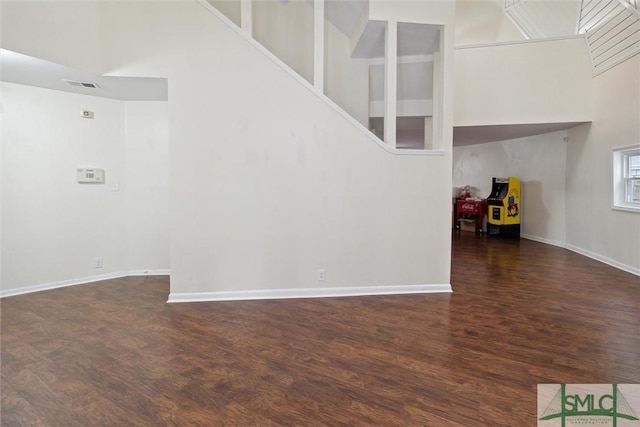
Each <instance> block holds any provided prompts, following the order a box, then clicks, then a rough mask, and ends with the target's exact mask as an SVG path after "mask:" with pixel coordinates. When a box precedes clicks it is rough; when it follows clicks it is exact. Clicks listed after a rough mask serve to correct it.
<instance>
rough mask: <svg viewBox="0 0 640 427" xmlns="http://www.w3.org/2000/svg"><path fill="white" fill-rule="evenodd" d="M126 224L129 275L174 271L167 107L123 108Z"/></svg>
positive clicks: (147, 103)
mask: <svg viewBox="0 0 640 427" xmlns="http://www.w3.org/2000/svg"><path fill="white" fill-rule="evenodd" d="M124 113H125V115H124V119H125V123H124V144H125V151H124V172H125V176H126V181H125V183H124V185H123V186H122V187H121V191H123V192H124V222H125V231H126V240H125V242H124V244H125V245H126V246H125V252H126V254H127V269H128V270H129V271H136V272H140V271H145V270H148V271H159V270H167V269H168V268H169V112H168V103H167V102H152V101H135V102H134V101H130V102H125V103H124Z"/></svg>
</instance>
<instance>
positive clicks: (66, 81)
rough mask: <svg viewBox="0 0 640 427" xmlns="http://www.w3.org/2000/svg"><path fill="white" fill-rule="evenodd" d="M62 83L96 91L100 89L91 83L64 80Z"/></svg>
mask: <svg viewBox="0 0 640 427" xmlns="http://www.w3.org/2000/svg"><path fill="white" fill-rule="evenodd" d="M62 81H63V82H65V83H66V84H68V85H69V86H77V87H87V88H90V89H98V88H99V87H100V86H98V84H97V83H93V82H79V81H77V80H64V79H63V80H62Z"/></svg>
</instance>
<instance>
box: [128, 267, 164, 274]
mask: <svg viewBox="0 0 640 427" xmlns="http://www.w3.org/2000/svg"><path fill="white" fill-rule="evenodd" d="M169 275H170V270H169V269H168V268H165V269H158V270H129V271H128V272H127V276H169Z"/></svg>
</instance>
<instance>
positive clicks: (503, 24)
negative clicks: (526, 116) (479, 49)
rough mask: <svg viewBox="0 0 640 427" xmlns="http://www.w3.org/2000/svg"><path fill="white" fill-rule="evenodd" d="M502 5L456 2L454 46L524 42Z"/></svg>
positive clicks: (487, 0) (499, 0)
mask: <svg viewBox="0 0 640 427" xmlns="http://www.w3.org/2000/svg"><path fill="white" fill-rule="evenodd" d="M503 5H504V0H457V1H456V30H455V44H456V46H461V45H472V44H484V43H496V42H505V41H515V40H524V39H525V37H524V36H523V35H522V33H521V32H520V30H518V28H517V27H516V26H515V25H514V24H513V22H511V20H510V19H509V17H508V16H507V14H506V13H504V11H503Z"/></svg>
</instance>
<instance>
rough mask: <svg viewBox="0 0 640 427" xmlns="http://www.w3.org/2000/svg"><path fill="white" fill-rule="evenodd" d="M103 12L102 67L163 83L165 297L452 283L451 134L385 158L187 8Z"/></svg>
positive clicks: (304, 90) (126, 7) (222, 29)
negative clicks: (429, 149)
mask: <svg viewBox="0 0 640 427" xmlns="http://www.w3.org/2000/svg"><path fill="white" fill-rule="evenodd" d="M307 7H308V6H307ZM103 12H104V13H103V21H102V31H103V35H104V39H103V45H104V46H105V49H106V50H108V53H107V54H105V59H106V60H108V63H110V64H116V65H120V67H119V68H117V69H113V70H112V72H113V73H115V74H118V73H122V74H130V75H149V74H151V75H157V74H164V75H166V76H168V78H169V100H170V101H169V102H170V119H169V124H170V148H169V153H170V156H169V159H170V160H169V165H170V177H171V179H170V208H169V209H170V220H169V221H170V232H171V239H170V240H171V242H170V246H171V255H170V256H171V258H170V260H171V275H172V278H171V292H172V294H173V293H175V294H180V293H194V292H216V291H238V290H258V289H283V288H292V289H294V288H309V287H338V286H365V287H366V286H372V285H406V284H440V283H448V281H449V268H450V262H449V260H450V250H449V248H450V221H451V218H450V194H449V193H450V188H451V181H450V180H451V157H450V147H451V139H450V136H451V130H450V129H449V132H448V134H449V139H448V148H447V149H446V154H444V155H441V156H400V155H394V154H390V153H388V152H387V151H385V150H384V149H382V148H381V147H380V146H379V145H377V144H376V143H375V142H374V141H373V140H372V139H371V137H370V136H369V134H368V132H366V131H365V130H363V129H362V128H359V127H357V126H355V125H354V124H352V123H351V122H349V121H348V120H346V119H345V118H344V117H343V116H342V115H340V114H339V113H338V112H336V111H335V110H334V109H332V108H331V107H330V106H329V105H328V104H326V103H325V102H324V101H323V100H322V99H321V98H319V97H318V96H316V95H315V94H314V93H313V91H312V90H310V89H309V88H308V87H305V86H304V85H302V84H301V83H300V82H298V81H297V80H295V79H293V78H292V77H291V76H290V75H289V74H287V73H286V72H284V71H283V70H282V69H281V68H279V67H278V66H277V65H276V64H275V63H274V62H273V61H271V60H270V59H269V58H268V57H267V56H265V55H264V54H262V53H261V52H259V51H258V50H257V49H256V48H255V47H254V46H252V45H251V44H249V43H248V42H247V40H245V39H244V38H243V37H241V36H240V35H239V34H237V33H236V32H234V31H233V30H232V29H230V28H229V27H227V26H225V25H224V24H223V23H222V22H221V21H219V20H218V19H217V18H216V17H215V16H211V15H207V14H206V13H203V9H202V7H201V6H199V5H198V4H196V3H190V2H176V3H167V2H146V3H128V2H122V3H108V4H105V6H104V9H103ZM450 15H451V17H453V11H451V13H450ZM149 17H153V21H152V22H153V24H151V21H149V19H150V18H149ZM151 25H153V26H154V27H155V28H162V31H161V32H160V31H155V32H153V31H145V29H146V28H147V27H150V26H151ZM115 46H118V47H119V48H118V49H116V48H115ZM157 46H162V50H161V52H158V51H157ZM160 53H161V54H160ZM447 93H450V92H447ZM449 103H450V102H449ZM450 111H451V110H450ZM446 118H447V123H449V125H450V123H451V121H452V119H451V113H449V115H448V116H447V117H446ZM443 145H444V147H445V148H446V147H447V145H446V144H443ZM317 269H325V270H326V281H324V282H321V283H319V282H318V281H317V280H316V271H317Z"/></svg>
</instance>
